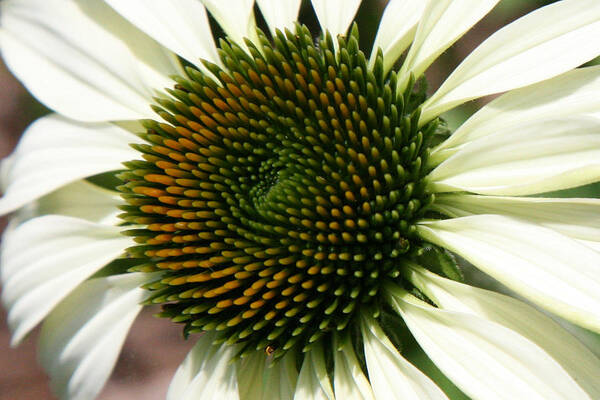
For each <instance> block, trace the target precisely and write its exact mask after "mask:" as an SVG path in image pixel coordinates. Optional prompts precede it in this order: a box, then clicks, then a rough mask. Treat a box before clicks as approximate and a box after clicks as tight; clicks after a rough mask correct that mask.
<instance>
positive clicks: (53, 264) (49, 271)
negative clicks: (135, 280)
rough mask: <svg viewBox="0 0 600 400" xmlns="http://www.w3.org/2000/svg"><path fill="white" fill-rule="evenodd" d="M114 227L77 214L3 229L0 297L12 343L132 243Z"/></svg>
mask: <svg viewBox="0 0 600 400" xmlns="http://www.w3.org/2000/svg"><path fill="white" fill-rule="evenodd" d="M132 243H133V242H132V241H131V239H130V238H126V237H124V236H122V235H121V234H120V231H119V228H117V227H113V226H107V225H101V224H96V223H92V222H88V221H84V220H80V219H77V218H71V217H63V216H54V215H50V216H45V217H39V218H34V219H32V220H29V221H27V222H25V223H23V224H21V225H18V226H16V227H15V228H14V229H11V230H9V231H8V232H6V233H5V235H4V238H3V241H2V255H1V265H2V269H1V272H2V282H3V291H2V300H3V302H4V304H5V305H6V308H7V309H8V324H9V326H10V327H11V329H12V330H13V332H14V333H13V339H12V343H13V344H17V343H18V342H19V341H21V339H23V337H24V336H25V335H26V334H27V333H28V332H29V331H30V330H31V329H33V327H35V325H37V324H38V323H39V322H40V321H41V320H42V319H44V317H45V316H46V315H47V314H48V313H49V312H50V311H51V310H52V309H53V308H54V307H55V306H56V305H57V304H58V303H59V302H60V301H61V300H62V299H63V298H65V297H66V296H67V295H68V294H69V293H70V292H71V291H72V290H73V289H75V288H76V287H77V286H78V285H79V284H80V283H81V282H83V281H84V280H85V279H87V278H88V277H90V276H91V275H92V274H94V273H95V272H96V271H98V270H99V269H100V268H102V267H103V266H105V265H106V264H108V263H109V262H110V261H112V260H113V259H115V258H116V257H118V256H119V255H120V254H122V253H123V251H124V250H125V249H126V248H127V247H128V246H130V245H131V244H132Z"/></svg>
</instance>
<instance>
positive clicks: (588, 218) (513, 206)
mask: <svg viewBox="0 0 600 400" xmlns="http://www.w3.org/2000/svg"><path fill="white" fill-rule="evenodd" d="M433 207H434V208H435V209H437V210H438V211H440V212H442V213H444V214H446V215H449V216H451V217H455V218H456V217H465V216H468V215H473V214H499V215H506V216H510V217H516V218H520V219H524V220H526V221H529V222H533V223H536V224H539V225H543V226H546V227H548V228H551V229H554V230H555V231H558V232H560V233H562V234H563V235H566V236H569V237H572V238H574V239H581V240H585V241H592V242H598V243H600V200H599V199H553V198H545V197H499V196H479V195H467V194H453V193H452V194H441V195H439V196H436V199H435V205H434V206H433Z"/></svg>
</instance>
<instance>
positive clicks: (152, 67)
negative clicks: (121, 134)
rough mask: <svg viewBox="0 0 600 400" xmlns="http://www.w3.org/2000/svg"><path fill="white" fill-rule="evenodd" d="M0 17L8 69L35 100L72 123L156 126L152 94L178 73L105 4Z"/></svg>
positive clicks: (50, 3) (6, 9)
mask: <svg viewBox="0 0 600 400" xmlns="http://www.w3.org/2000/svg"><path fill="white" fill-rule="evenodd" d="M0 12H1V21H0V26H1V27H0V47H1V49H2V54H3V57H4V60H5V61H6V63H7V65H8V66H9V68H10V69H11V71H12V72H13V73H14V74H15V75H16V76H17V77H18V78H19V79H20V80H21V81H22V82H23V83H24V84H25V86H26V87H27V88H28V89H29V91H30V92H31V93H32V94H33V95H34V96H35V97H37V98H38V99H39V100H40V101H42V102H43V103H44V104H46V105H47V106H48V107H50V108H52V109H54V110H56V111H58V112H60V113H61V114H63V115H66V116H68V117H70V118H73V119H76V120H81V121H96V122H98V121H109V120H130V119H141V118H151V117H153V116H154V113H153V111H152V109H151V108H150V104H151V103H152V102H153V100H152V96H153V91H152V88H157V87H159V88H161V87H162V86H164V84H165V83H167V82H169V80H168V79H167V78H166V75H167V74H170V73H174V72H176V71H177V70H176V69H175V67H174V66H173V64H172V62H171V60H169V59H168V55H167V54H166V53H165V52H164V51H163V49H162V48H161V46H159V45H158V44H157V43H156V42H154V41H152V40H151V39H150V38H149V37H147V36H145V35H144V36H143V34H142V33H141V32H139V31H136V30H135V28H134V27H133V26H132V25H130V24H129V23H127V22H126V21H125V20H124V19H122V18H121V17H120V16H119V15H118V14H117V13H116V12H114V11H113V10H112V9H111V8H110V7H108V6H107V5H106V4H104V3H103V2H100V1H95V2H86V1H83V0H77V1H73V0H68V1H65V0H7V1H3V2H2V4H1V9H0ZM67 21H68V22H67ZM128 40H134V41H135V43H136V47H135V48H130V47H128V46H127V44H126V41H128ZM157 67H159V69H160V70H159V71H157V70H156V68H157ZM163 69H164V71H163Z"/></svg>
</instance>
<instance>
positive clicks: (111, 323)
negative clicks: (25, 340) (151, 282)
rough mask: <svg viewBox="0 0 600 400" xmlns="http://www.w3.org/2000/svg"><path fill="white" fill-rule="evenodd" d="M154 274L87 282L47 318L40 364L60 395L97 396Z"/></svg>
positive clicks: (77, 399)
mask: <svg viewBox="0 0 600 400" xmlns="http://www.w3.org/2000/svg"><path fill="white" fill-rule="evenodd" d="M147 281H148V274H141V273H139V274H138V273H135V274H123V275H114V276H109V277H103V278H96V279H92V280H89V281H87V282H84V283H82V284H81V285H80V286H79V287H78V288H77V289H75V290H74V291H73V293H71V294H70V295H69V296H68V297H67V298H66V299H64V300H63V301H62V302H61V303H60V304H59V305H58V306H57V307H56V308H55V309H54V310H53V311H52V312H51V313H50V315H48V317H47V318H46V320H45V322H44V324H43V325H42V330H41V334H40V356H39V357H40V363H41V364H42V366H43V367H44V369H45V370H46V371H47V372H48V374H49V375H50V384H51V386H52V388H53V390H54V392H55V393H56V394H57V396H58V397H60V398H65V399H71V400H89V399H93V398H95V397H96V395H97V394H98V392H100V390H101V389H102V387H103V386H104V384H105V383H106V380H107V379H108V377H109V376H110V373H111V371H112V369H113V367H114V365H115V363H116V361H117V357H118V355H119V352H120V351H121V347H122V346H123V342H124V341H125V337H126V336H127V333H128V332H129V328H130V327H131V324H132V323H133V320H134V319H135V317H136V316H137V314H138V313H139V311H140V310H141V309H142V306H141V305H140V302H141V301H142V300H143V299H144V296H145V295H146V293H148V292H147V291H145V290H143V289H141V288H140V286H141V285H143V284H144V283H146V282H147Z"/></svg>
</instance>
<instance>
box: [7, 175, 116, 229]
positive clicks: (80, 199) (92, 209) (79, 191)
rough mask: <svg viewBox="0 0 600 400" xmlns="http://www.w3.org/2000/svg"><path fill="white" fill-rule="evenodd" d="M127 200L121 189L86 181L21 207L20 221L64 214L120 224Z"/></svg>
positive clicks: (92, 220) (91, 220)
mask: <svg viewBox="0 0 600 400" xmlns="http://www.w3.org/2000/svg"><path fill="white" fill-rule="evenodd" d="M120 205H123V199H122V198H121V196H120V195H119V193H117V192H113V191H111V190H108V189H104V188H101V187H99V186H96V185H94V184H92V183H89V182H87V181H85V180H80V181H76V182H74V183H71V184H69V185H67V186H64V187H62V188H60V189H58V190H56V191H54V192H52V193H50V194H48V195H46V196H44V197H42V198H40V199H38V200H37V201H34V202H33V203H30V204H29V205H28V206H26V207H23V208H21V209H20V210H19V212H18V214H17V216H16V218H17V219H19V220H25V219H31V218H35V217H41V216H43V215H50V214H53V215H64V216H67V217H74V218H81V219H84V220H87V221H90V222H97V223H99V224H108V225H117V224H119V223H120V222H123V220H122V219H120V218H119V217H118V215H119V214H121V213H122V211H121V210H120V209H119V208H118V207H119V206H120Z"/></svg>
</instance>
